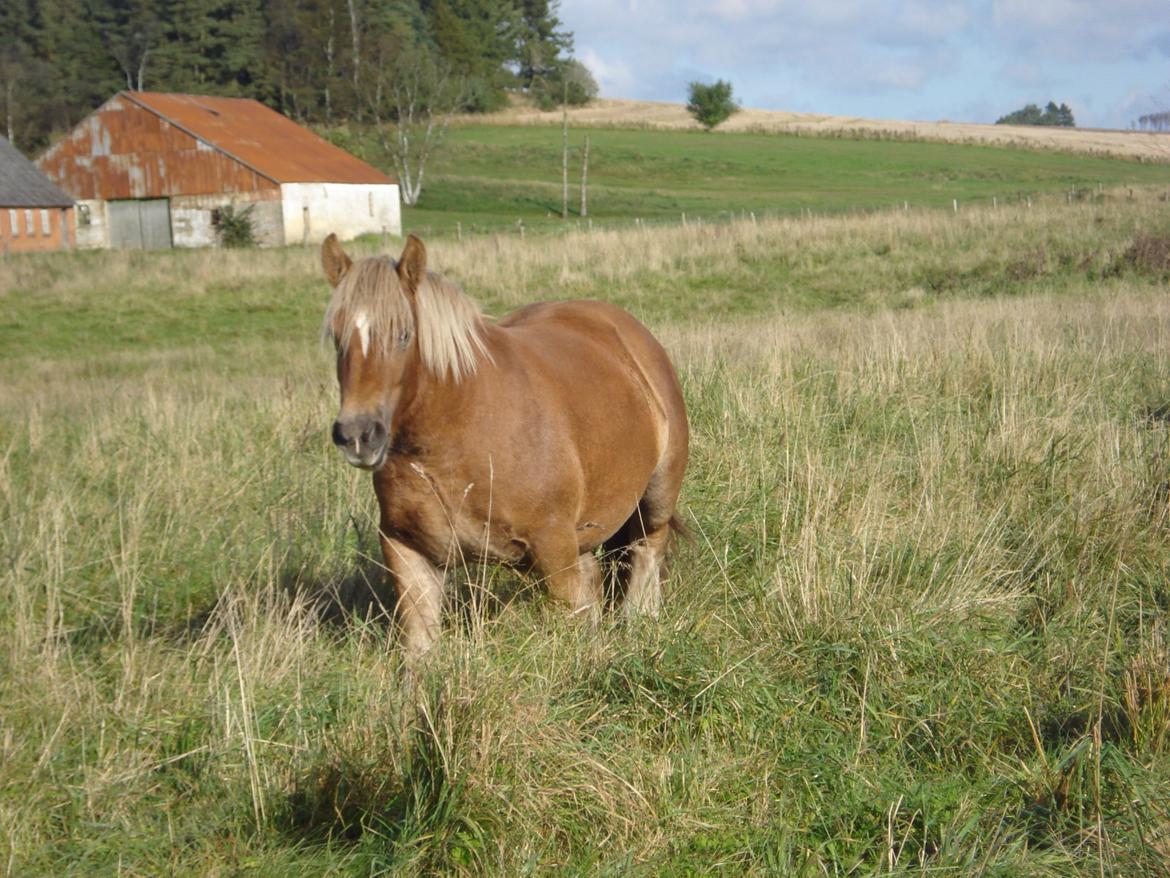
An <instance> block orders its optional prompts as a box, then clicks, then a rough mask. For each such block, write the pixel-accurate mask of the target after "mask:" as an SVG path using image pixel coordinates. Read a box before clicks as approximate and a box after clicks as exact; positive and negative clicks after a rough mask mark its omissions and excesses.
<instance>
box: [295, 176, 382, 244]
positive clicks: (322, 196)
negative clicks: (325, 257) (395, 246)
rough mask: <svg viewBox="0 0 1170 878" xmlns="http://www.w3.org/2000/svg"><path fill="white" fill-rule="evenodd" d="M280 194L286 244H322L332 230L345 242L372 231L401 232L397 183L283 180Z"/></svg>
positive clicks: (379, 232) (377, 232) (375, 232)
mask: <svg viewBox="0 0 1170 878" xmlns="http://www.w3.org/2000/svg"><path fill="white" fill-rule="evenodd" d="M280 197H281V205H282V210H283V213H284V243H285V244H300V243H302V242H304V243H309V244H319V243H320V242H321V241H324V240H325V238H326V237H327V236H328V235H329V234H330V233H332V234H335V235H337V237H338V238H341V239H342V240H343V241H345V240H349V239H351V238H356V237H357V236H358V235H365V234H370V233H374V234H381V233H383V232H388V233H389V234H391V235H401V234H402V208H401V205H400V203H399V199H398V186H397V185H396V184H391V185H385V184H383V185H373V184H368V183H282V184H281V186H280ZM306 218H307V220H308V228H307V229H306V227H305V222H306Z"/></svg>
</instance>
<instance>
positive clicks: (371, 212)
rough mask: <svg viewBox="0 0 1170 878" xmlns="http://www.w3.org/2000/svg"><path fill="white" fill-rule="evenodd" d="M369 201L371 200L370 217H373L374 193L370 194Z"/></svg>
mask: <svg viewBox="0 0 1170 878" xmlns="http://www.w3.org/2000/svg"><path fill="white" fill-rule="evenodd" d="M369 199H370V216H373V215H374V193H373V192H371V193H369Z"/></svg>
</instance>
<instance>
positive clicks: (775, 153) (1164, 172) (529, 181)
mask: <svg viewBox="0 0 1170 878" xmlns="http://www.w3.org/2000/svg"><path fill="white" fill-rule="evenodd" d="M585 135H588V136H589V139H590V160H589V215H590V217H591V218H592V219H593V220H594V222H595V223H605V224H614V223H622V224H629V223H633V222H634V221H635V220H636V219H641V220H642V221H644V222H655V223H657V222H679V221H681V218H682V214H684V213H685V214H687V215H688V217H690V218H691V219H692V220H694V219H695V218H706V219H707V220H708V221H711V220H717V219H726V218H727V217H728V216H729V215H736V214H740V215H741V214H744V213H747V212H755V213H756V214H757V215H759V216H761V217H762V216H764V215H765V214H767V215H794V214H796V215H799V214H800V213H801V212H802V211H809V210H811V211H816V212H842V211H866V210H888V209H892V208H898V207H901V206H903V204H906V203H908V204H909V205H910V206H911V207H931V208H945V209H951V208H952V200H953V199H958V201H959V203H960V206H961V207H962V208H967V207H969V206H971V205H984V204H990V203H991V202H992V199H993V198H996V199H997V200H998V202H999V203H1001V204H1003V203H1011V202H1015V201H1019V200H1022V199H1026V198H1027V197H1036V196H1039V195H1044V194H1049V195H1054V196H1056V197H1059V198H1060V199H1064V198H1066V196H1067V193H1068V192H1070V191H1074V192H1077V193H1078V195H1079V196H1080V197H1087V196H1091V195H1092V194H1095V193H1096V192H1097V191H1098V188H1099V187H1103V188H1105V189H1112V188H1114V187H1122V186H1126V187H1128V186H1143V185H1163V186H1165V185H1167V184H1170V166H1167V165H1163V164H1149V163H1147V164H1142V163H1138V162H1133V161H1125V160H1121V159H1111V158H1098V157H1092V156H1081V155H1071V154H1056V153H1044V152H1038V151H1034V150H1023V149H1008V148H1003V147H991V146H973V145H971V146H968V145H956V144H943V143H915V142H903V141H883V140H851V139H836V138H814V137H798V136H791V135H776V134H725V133H707V132H678V131H637V130H622V129H612V128H602V129H588V130H577V129H575V130H573V131H572V132H571V148H572V150H573V152H572V154H571V157H570V169H569V182H570V212H571V219H572V220H573V221H574V222H576V221H577V219H578V217H577V213H578V210H579V206H580V195H579V183H580V179H581V159H580V148H581V145H582V143H583V142H584V137H585ZM346 146H348V147H350V148H353V149H355V150H357V151H358V152H359V153H361V154H363V155H365V157H367V158H369V159H370V160H372V161H374V162H375V163H377V162H378V156H377V153H376V151H375V150H374V149H372V148H371V143H370V142H369V141H368V140H365V139H363V138H361V137H358V138H356V139H354V138H349V137H347V138H346ZM560 209H561V132H560V131H559V130H557V129H555V128H549V127H527V128H525V127H504V126H468V127H456V128H452V129H451V130H450V131H449V132H448V134H447V137H446V141H445V144H444V146H443V147H442V149H441V150H440V151H438V152H436V153H435V156H434V158H433V159H432V160H431V162H430V164H429V165H428V167H427V182H426V184H425V187H424V190H423V197H422V201H421V202H420V204H419V206H418V207H417V208H408V209H406V211H405V219H404V223H405V227H406V228H407V229H408V230H415V231H418V232H420V233H422V234H436V233H444V234H445V233H450V232H451V231H452V230H453V229H454V228H455V226H456V224H457V223H459V224H461V225H462V228H463V231H464V232H465V233H474V232H477V231H479V232H482V231H496V230H508V229H515V228H516V224H517V221H518V220H522V221H523V223H524V225H525V226H526V227H528V228H536V229H541V228H556V227H558V226H560V225H561V220H560V218H559V217H560Z"/></svg>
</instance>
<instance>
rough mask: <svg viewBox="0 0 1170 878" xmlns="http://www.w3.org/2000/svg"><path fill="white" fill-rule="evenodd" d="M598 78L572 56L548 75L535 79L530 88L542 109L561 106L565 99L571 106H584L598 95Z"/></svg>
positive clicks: (530, 92)
mask: <svg viewBox="0 0 1170 878" xmlns="http://www.w3.org/2000/svg"><path fill="white" fill-rule="evenodd" d="M597 91H598V88H597V80H596V79H594V78H593V74H592V73H590V72H589V68H588V67H586V66H585V65H584V64H582V63H581V62H580V61H578V60H576V59H575V58H570V59H569V60H568V61H566V62H565V63H563V64H559V65H557V67H556V68H555V69H554V70H552V71H550V72H549V74H548V76H545V77H542V78H540V79H537V80H534V81H533V83H532V87H531V89H530V90H529V94H531V96H532V98H533V100H534V101H535V102H536V105H537V106H538V107H539V108H540V109H542V110H551V109H553V108H554V107H559V106H560V105H561V102H562V101H564V102H565V103H567V104H568V105H569V106H570V107H583V106H585V105H586V104H587V103H589V102H590V101H591V100H593V99H594V98H595V97H597Z"/></svg>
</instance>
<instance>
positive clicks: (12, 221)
mask: <svg viewBox="0 0 1170 878" xmlns="http://www.w3.org/2000/svg"><path fill="white" fill-rule="evenodd" d="M8 231H9V233H10V234H11V235H12V237H14V238H19V237H20V222H19V221H18V220H17V213H16V211H15V210H14V209H12V208H9V209H8Z"/></svg>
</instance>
